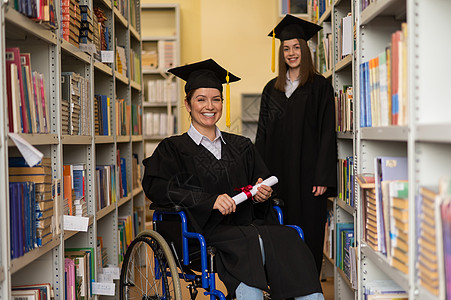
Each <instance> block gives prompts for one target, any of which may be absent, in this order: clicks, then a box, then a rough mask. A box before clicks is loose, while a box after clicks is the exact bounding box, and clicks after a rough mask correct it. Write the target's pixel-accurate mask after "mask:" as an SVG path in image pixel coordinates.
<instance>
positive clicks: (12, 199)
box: [9, 183, 19, 259]
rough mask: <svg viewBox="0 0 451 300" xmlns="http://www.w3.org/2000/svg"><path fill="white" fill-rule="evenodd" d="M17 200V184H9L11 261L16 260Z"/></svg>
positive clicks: (17, 241)
mask: <svg viewBox="0 0 451 300" xmlns="http://www.w3.org/2000/svg"><path fill="white" fill-rule="evenodd" d="M17 202H18V198H17V183H9V213H10V217H9V226H10V237H11V253H10V254H11V259H14V258H17V257H18V255H17V252H18V250H19V249H18V248H19V245H18V244H19V239H18V238H17V236H18V219H19V217H18V213H17V208H18V203H17Z"/></svg>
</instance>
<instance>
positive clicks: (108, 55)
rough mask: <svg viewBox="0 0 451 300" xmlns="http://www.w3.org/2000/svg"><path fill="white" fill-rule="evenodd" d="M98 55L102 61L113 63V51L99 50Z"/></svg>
mask: <svg viewBox="0 0 451 300" xmlns="http://www.w3.org/2000/svg"><path fill="white" fill-rule="evenodd" d="M100 55H101V59H102V62H103V63H114V52H113V51H100Z"/></svg>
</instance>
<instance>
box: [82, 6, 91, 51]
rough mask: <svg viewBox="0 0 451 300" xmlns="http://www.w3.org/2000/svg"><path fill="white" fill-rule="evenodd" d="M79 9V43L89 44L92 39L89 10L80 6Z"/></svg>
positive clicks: (87, 7)
mask: <svg viewBox="0 0 451 300" xmlns="http://www.w3.org/2000/svg"><path fill="white" fill-rule="evenodd" d="M79 7H80V12H81V24H80V43H81V44H91V43H92V41H93V39H94V36H93V25H92V17H91V10H90V9H89V6H88V5H80V6H79Z"/></svg>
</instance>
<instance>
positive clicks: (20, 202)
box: [17, 182, 25, 257]
mask: <svg viewBox="0 0 451 300" xmlns="http://www.w3.org/2000/svg"><path fill="white" fill-rule="evenodd" d="M17 187H18V191H17V200H18V201H17V203H18V207H17V208H18V209H17V213H18V214H17V224H18V227H17V228H18V235H17V239H18V241H19V242H18V249H19V251H18V253H17V254H18V257H20V256H22V255H24V253H25V245H24V241H25V238H24V231H25V228H24V183H23V182H20V183H18V185H17Z"/></svg>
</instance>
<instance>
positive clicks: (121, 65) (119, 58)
mask: <svg viewBox="0 0 451 300" xmlns="http://www.w3.org/2000/svg"><path fill="white" fill-rule="evenodd" d="M115 66H116V71H118V72H119V73H121V74H122V75H124V76H127V74H128V73H127V56H126V54H125V47H124V46H119V45H116V64H115Z"/></svg>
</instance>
